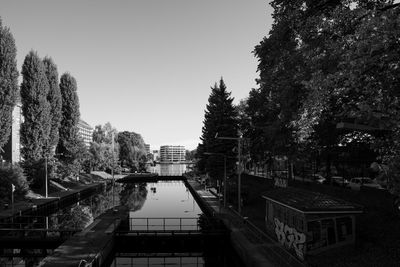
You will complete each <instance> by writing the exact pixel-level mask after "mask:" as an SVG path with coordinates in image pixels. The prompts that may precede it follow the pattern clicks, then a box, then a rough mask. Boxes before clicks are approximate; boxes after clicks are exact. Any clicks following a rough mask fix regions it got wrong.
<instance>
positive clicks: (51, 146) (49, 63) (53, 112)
mask: <svg viewBox="0 0 400 267" xmlns="http://www.w3.org/2000/svg"><path fill="white" fill-rule="evenodd" d="M43 64H44V67H45V70H46V77H47V81H48V83H49V94H48V95H47V100H48V101H49V103H50V117H51V129H50V135H49V143H48V145H47V148H48V151H47V153H48V154H49V155H51V154H54V153H55V149H56V146H57V144H58V140H59V128H60V124H61V119H62V113H61V109H62V102H61V101H62V99H61V91H60V87H59V85H58V72H57V66H56V65H55V64H54V62H53V60H52V59H51V58H49V57H45V58H44V60H43Z"/></svg>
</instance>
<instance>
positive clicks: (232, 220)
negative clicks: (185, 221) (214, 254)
mask: <svg viewBox="0 0 400 267" xmlns="http://www.w3.org/2000/svg"><path fill="white" fill-rule="evenodd" d="M188 182H189V184H190V185H191V186H192V187H193V188H194V189H195V190H196V192H197V194H198V195H199V196H200V197H201V198H202V200H203V201H205V202H206V203H207V204H208V205H209V206H210V207H211V208H212V210H213V211H214V212H215V214H216V215H217V216H219V217H220V218H221V219H222V221H223V222H224V224H225V225H226V226H227V227H228V228H229V229H230V230H231V243H232V245H233V247H234V248H235V250H236V252H237V253H238V254H239V256H240V257H241V258H242V259H243V261H244V264H246V266H260V267H268V266H285V267H286V266H287V267H289V266H290V267H292V266H304V265H303V263H302V262H300V261H299V260H297V258H295V256H293V255H292V254H290V253H289V252H288V251H287V250H286V249H284V248H283V247H282V245H281V244H279V243H278V242H277V241H275V240H274V239H272V238H270V237H269V236H268V235H267V234H266V233H264V232H263V231H261V230H260V229H258V228H257V227H256V226H254V225H253V224H252V223H251V222H249V221H246V220H245V219H244V218H243V217H241V216H240V215H239V214H237V213H236V211H233V210H231V209H229V208H224V207H221V206H220V204H219V201H218V198H217V196H216V195H214V194H212V193H211V192H210V191H208V190H205V189H204V186H201V185H199V183H198V182H197V181H194V180H188Z"/></svg>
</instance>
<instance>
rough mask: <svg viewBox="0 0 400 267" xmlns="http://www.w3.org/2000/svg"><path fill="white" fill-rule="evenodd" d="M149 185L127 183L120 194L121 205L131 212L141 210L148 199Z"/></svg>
mask: <svg viewBox="0 0 400 267" xmlns="http://www.w3.org/2000/svg"><path fill="white" fill-rule="evenodd" d="M147 192H148V189H147V183H138V184H136V183H126V184H124V185H123V189H122V190H121V192H120V202H121V203H120V204H121V205H124V206H127V207H128V208H129V210H130V211H137V210H140V209H141V208H142V207H143V205H144V203H145V202H146V199H147Z"/></svg>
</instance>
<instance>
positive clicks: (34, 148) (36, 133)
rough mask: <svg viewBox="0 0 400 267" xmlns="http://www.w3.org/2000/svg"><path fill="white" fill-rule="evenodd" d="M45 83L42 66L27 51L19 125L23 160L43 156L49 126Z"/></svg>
mask: <svg viewBox="0 0 400 267" xmlns="http://www.w3.org/2000/svg"><path fill="white" fill-rule="evenodd" d="M48 93H49V83H48V81H47V77H46V72H45V67H44V64H43V62H42V60H41V59H40V58H39V56H38V55H37V53H36V52H34V51H31V52H29V54H28V55H27V56H26V57H25V60H24V64H23V65H22V84H21V102H22V115H23V116H24V122H23V123H22V125H21V143H22V149H21V152H22V156H23V158H24V160H25V161H26V162H29V161H37V160H39V159H41V158H43V157H44V152H45V150H44V149H43V148H44V147H45V146H46V144H47V142H48V139H49V133H50V129H51V119H50V103H49V102H48V100H47V96H48Z"/></svg>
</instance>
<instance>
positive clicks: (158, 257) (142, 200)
mask: <svg viewBox="0 0 400 267" xmlns="http://www.w3.org/2000/svg"><path fill="white" fill-rule="evenodd" d="M122 188H123V189H122V190H121V196H120V201H121V204H122V205H125V206H128V207H129V209H130V211H129V226H128V227H129V231H134V232H135V233H137V232H140V231H149V232H152V231H155V232H159V231H161V233H162V232H163V231H165V230H166V231H176V232H177V233H179V232H180V231H188V232H191V231H196V230H200V231H203V232H204V228H207V226H205V224H204V221H206V220H207V216H205V214H204V213H203V211H202V210H201V208H200V207H199V205H198V203H197V202H196V200H195V198H194V197H193V195H192V194H191V192H190V190H189V189H188V188H187V187H186V185H185V183H184V182H183V181H182V180H172V181H170V180H169V181H162V180H160V181H157V182H151V183H143V182H141V183H125V184H123V185H122ZM199 222H200V223H199ZM202 222H203V224H202ZM208 227H209V226H208ZM136 240H138V241H137V242H131V243H126V242H122V241H121V242H120V243H121V244H118V243H119V241H118V239H117V241H116V246H115V249H114V253H113V258H112V259H111V260H110V264H109V266H233V267H235V266H242V265H241V262H240V259H239V258H238V256H237V255H236V254H235V253H234V251H233V249H232V247H231V245H230V243H229V239H228V238H227V235H218V236H215V235H214V236H213V237H209V236H207V238H199V237H198V236H193V238H188V239H179V241H178V239H175V241H171V240H169V239H165V238H164V239H163V238H153V239H152V238H146V239H143V238H140V239H136Z"/></svg>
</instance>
